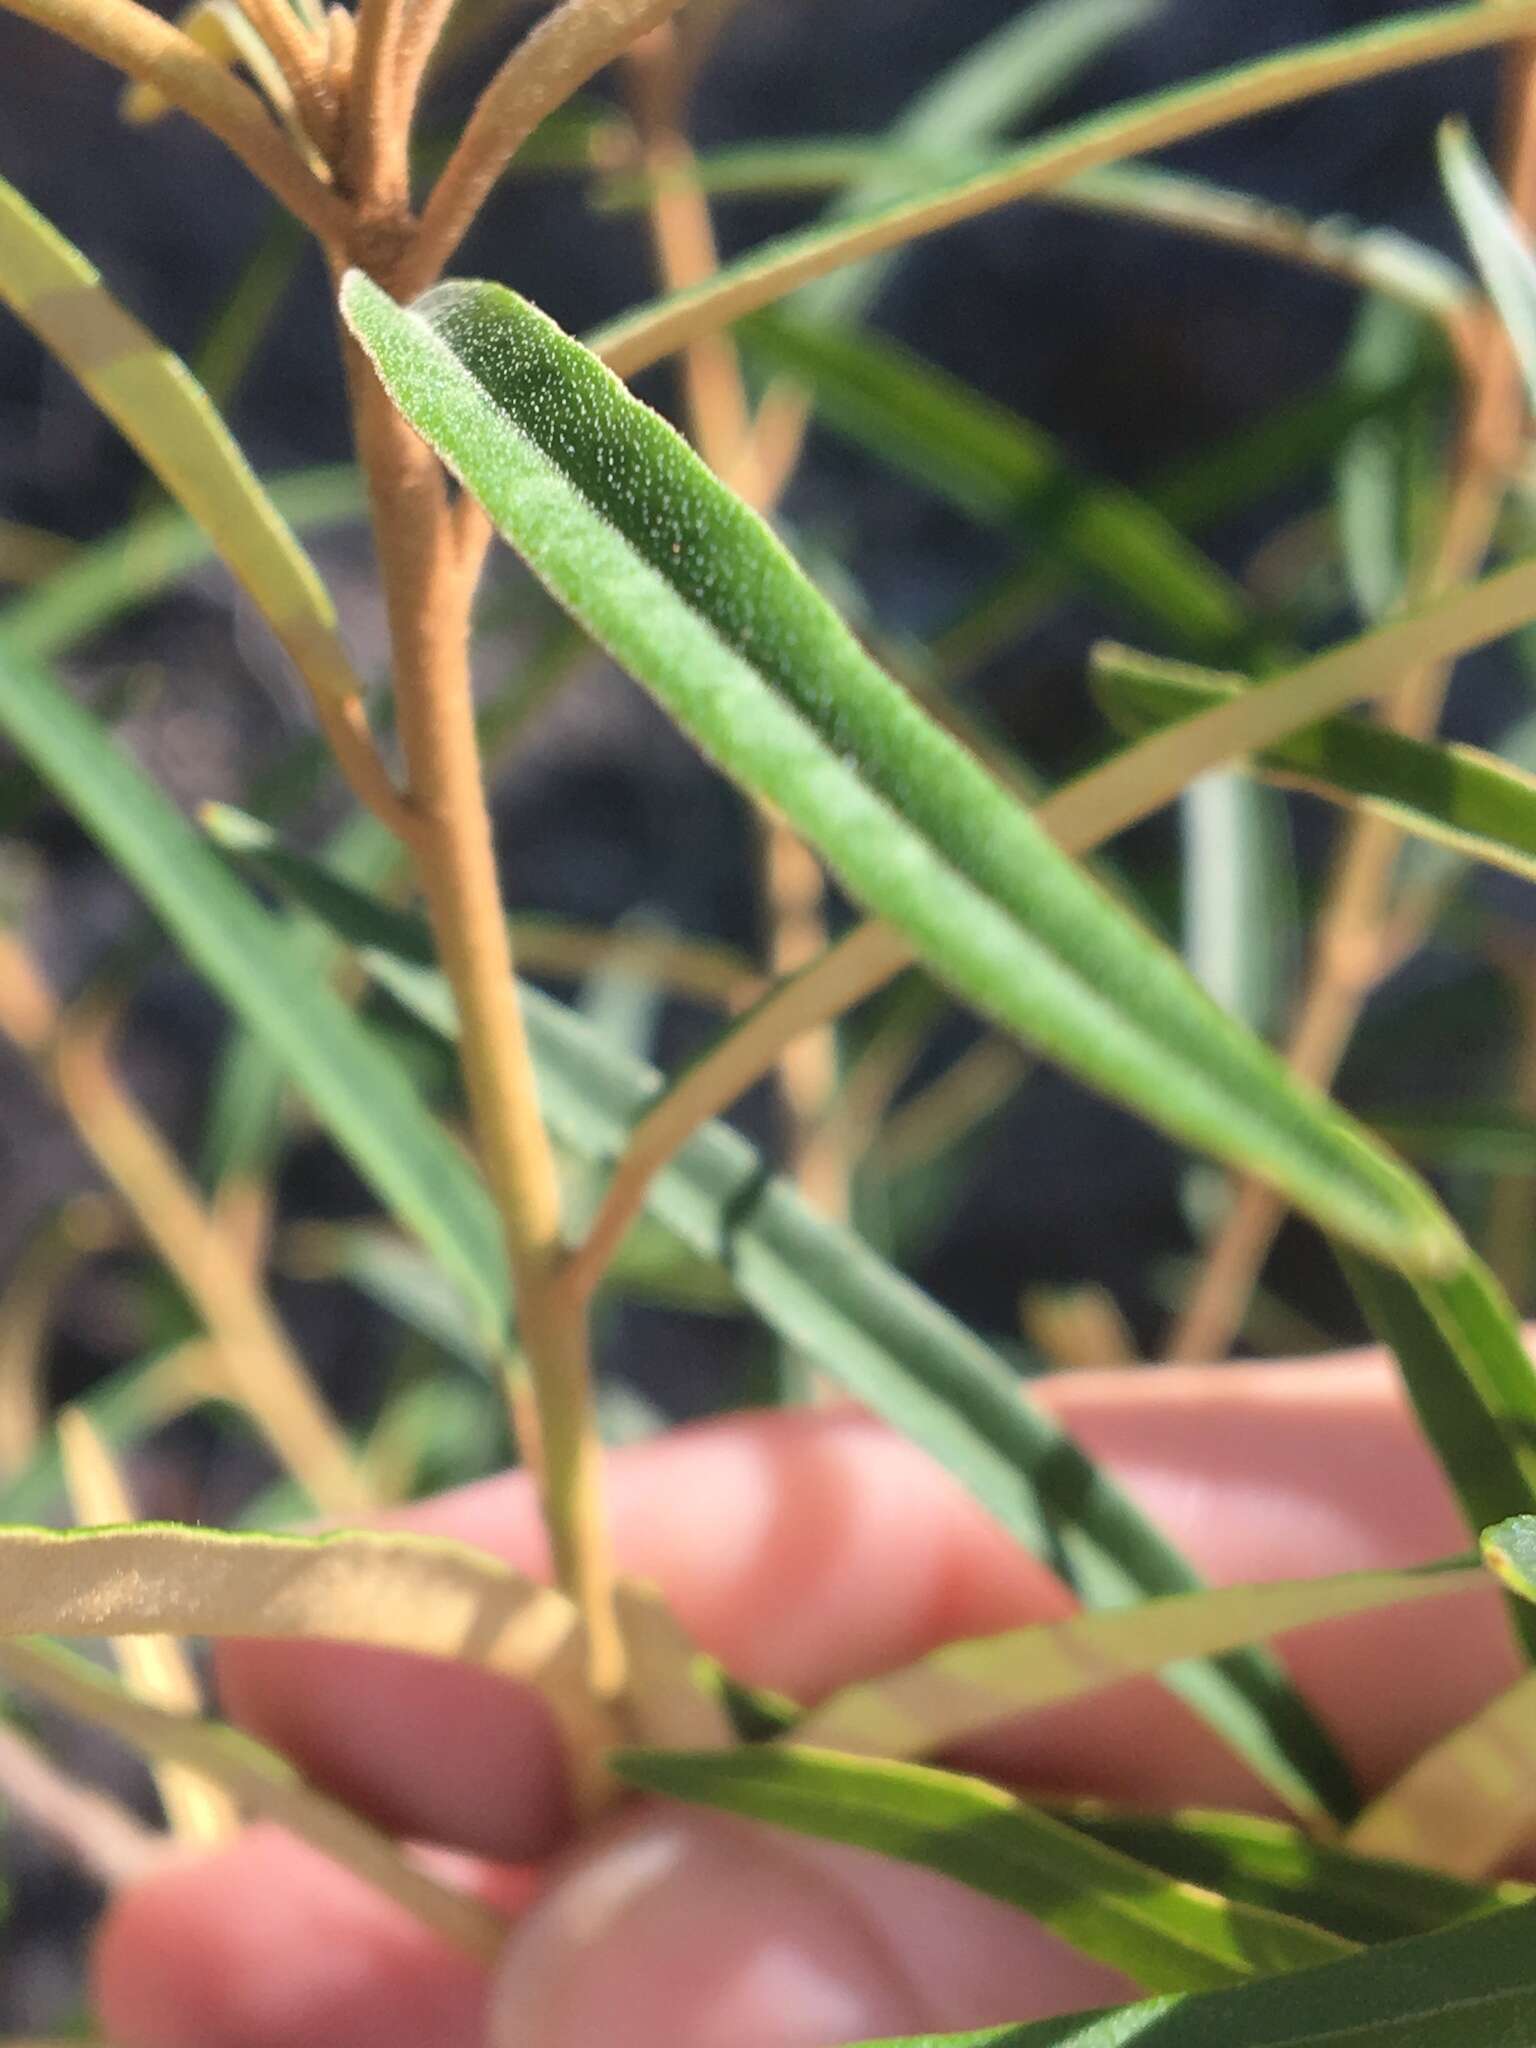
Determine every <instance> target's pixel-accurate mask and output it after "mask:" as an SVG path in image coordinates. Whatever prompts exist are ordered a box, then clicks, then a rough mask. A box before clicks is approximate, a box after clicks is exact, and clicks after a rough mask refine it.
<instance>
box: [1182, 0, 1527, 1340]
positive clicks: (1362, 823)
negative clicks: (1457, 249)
mask: <svg viewBox="0 0 1536 2048" xmlns="http://www.w3.org/2000/svg"><path fill="white" fill-rule="evenodd" d="M1490 4H1493V0H1490ZM1504 93H1505V112H1504V121H1505V132H1506V137H1507V140H1506V143H1505V151H1504V156H1505V176H1504V182H1505V188H1506V191H1507V193H1508V197H1509V203H1510V206H1511V208H1512V210H1513V212H1514V213H1515V215H1516V217H1517V218H1518V219H1520V220H1522V221H1527V222H1528V221H1530V220H1531V219H1532V217H1533V215H1536V44H1531V43H1525V44H1521V45H1519V46H1518V47H1517V48H1516V49H1515V50H1514V51H1512V52H1511V54H1510V57H1509V59H1508V61H1507V64H1506V67H1505V79H1504ZM1461 360H1462V362H1463V366H1464V373H1465V378H1466V383H1465V397H1464V401H1463V407H1462V418H1461V425H1460V433H1459V440H1458V447H1457V453H1456V459H1455V466H1454V469H1453V472H1452V478H1451V483H1450V487H1449V496H1448V500H1447V506H1446V514H1445V520H1444V524H1443V526H1442V529H1441V533H1440V538H1439V542H1438V545H1437V548H1436V551H1435V557H1434V560H1433V561H1432V562H1431V564H1430V566H1429V570H1428V572H1427V575H1426V577H1425V579H1424V587H1423V589H1422V591H1421V592H1420V595H1421V596H1424V597H1428V598H1434V597H1436V596H1438V595H1440V594H1442V593H1443V592H1445V591H1447V590H1450V589H1453V588H1454V587H1455V586H1456V585H1457V584H1458V583H1462V582H1465V581H1466V580H1467V578H1468V577H1470V576H1473V575H1475V574H1476V572H1477V568H1478V565H1479V564H1480V563H1481V561H1482V559H1483V556H1484V554H1485V553H1486V551H1487V547H1488V542H1489V540H1490V538H1491V537H1492V533H1493V527H1494V522H1495V520H1496V519H1497V517H1498V511H1499V506H1500V505H1501V503H1502V502H1503V497H1504V491H1505V487H1506V485H1507V482H1508V478H1509V475H1510V472H1511V470H1512V469H1513V467H1514V464H1515V462H1516V460H1517V458H1518V456H1519V452H1520V445H1521V437H1522V433H1523V426H1524V417H1525V409H1524V401H1523V397H1522V391H1521V382H1520V372H1519V367H1518V365H1517V363H1516V361H1515V356H1514V352H1513V350H1512V349H1511V348H1510V345H1509V342H1508V339H1507V337H1506V336H1505V334H1504V331H1503V328H1502V327H1501V326H1500V324H1499V323H1498V321H1497V320H1496V319H1495V318H1494V317H1493V315H1492V313H1491V311H1487V312H1485V314H1484V317H1483V319H1482V320H1481V322H1480V323H1478V325H1477V326H1476V327H1475V328H1474V329H1473V330H1472V331H1471V334H1470V337H1469V342H1468V346H1467V347H1466V348H1465V349H1464V350H1463V352H1462V357H1461ZM1451 672H1452V671H1451V665H1450V664H1448V663H1437V664H1432V665H1428V666H1425V667H1421V668H1419V669H1417V670H1415V671H1413V672H1411V673H1410V674H1409V675H1408V677H1407V678H1406V679H1405V681H1404V682H1403V684H1402V687H1401V689H1400V690H1399V691H1398V692H1397V693H1396V695H1395V696H1394V697H1393V698H1392V699H1391V700H1390V702H1389V703H1388V704H1387V706H1386V707H1385V709H1384V712H1383V723H1384V724H1386V725H1387V726H1389V727H1390V728H1391V729H1392V730H1393V731H1395V732H1399V733H1403V734H1405V735H1407V736H1408V737H1410V738H1423V737H1425V736H1426V735H1428V734H1429V733H1431V732H1433V730H1434V728H1435V726H1436V724H1437V723H1438V720H1439V716H1440V708H1441V705H1442V704H1443V703H1444V700H1445V693H1446V689H1447V687H1448V685H1449V682H1450V678H1451ZM1402 839H1403V835H1402V833H1401V831H1400V830H1399V829H1398V827H1397V826H1396V825H1395V824H1393V823H1392V822H1391V821H1390V819H1387V818H1384V817H1382V816H1380V815H1379V814H1375V813H1370V812H1361V813H1358V814H1357V815H1356V816H1355V817H1354V818H1353V819H1352V820H1351V821H1350V822H1349V824H1348V825H1346V826H1345V828H1344V832H1343V837H1342V841H1341V844H1340V847H1339V851H1338V854H1337V857H1336V860H1335V863H1334V869H1333V874H1332V876H1331V878H1330V881H1329V885H1328V892H1327V897H1326V900H1325V902H1324V905H1323V908H1322V911H1321V913H1320V915H1319V919H1318V925H1317V935H1316V939H1315V942H1314V949H1313V966H1312V974H1311V979H1310V981H1309V983H1308V986H1307V989H1306V992H1305V994H1304V995H1303V997H1302V1001H1301V1006H1300V1009H1299V1010H1298V1012H1297V1016H1296V1021H1295V1023H1294V1025H1293V1027H1292V1031H1291V1035H1290V1038H1289V1041H1288V1042H1287V1045H1286V1060H1287V1063H1288V1065H1289V1066H1290V1067H1291V1069H1292V1070H1293V1072H1295V1073H1296V1074H1298V1075H1300V1076H1301V1077H1302V1078H1303V1079H1304V1080H1307V1081H1310V1082H1312V1083H1313V1084H1314V1085H1315V1086H1317V1087H1319V1088H1328V1087H1330V1086H1331V1085H1332V1083H1333V1080H1334V1077H1335V1075H1336V1074H1337V1072H1338V1069H1339V1065H1340V1063H1341V1061H1342V1060H1343V1057H1344V1053H1345V1051H1346V1049H1347V1047H1348V1045H1349V1042H1350V1039H1351V1038H1352V1037H1353V1035H1354V1031H1355V1026H1356V1024H1357V1023H1358V1022H1359V1019H1360V1014H1361V1012H1362V1010H1363V1009H1364V1007H1365V1005H1366V1002H1367V1001H1368V999H1369V997H1370V995H1371V992H1372V990H1373V989H1375V988H1376V987H1377V986H1378V985H1379V983H1380V982H1381V980H1382V979H1383V978H1384V976H1385V975H1386V974H1388V973H1390V972H1391V971H1392V969H1393V967H1395V966H1396V965H1397V964H1398V962H1399V961H1400V960H1401V958H1402V956H1403V947H1402V943H1401V934H1395V933H1394V931H1393V927H1392V922H1391V919H1390V917H1389V908H1390V896H1391V890H1392V878H1393V874H1394V872H1395V870H1396V867H1397V856H1398V853H1399V850H1400V848H1401V846H1402ZM1284 1215H1285V1205H1284V1203H1283V1202H1282V1201H1281V1200H1280V1199H1279V1197H1278V1196H1277V1195H1276V1194H1275V1193H1274V1192H1273V1191H1272V1190H1271V1189H1270V1188H1269V1187H1267V1186H1266V1185H1265V1184H1264V1183H1263V1182H1261V1181H1255V1180H1245V1181H1243V1182H1241V1183H1240V1184H1239V1186H1238V1189H1237V1195H1236V1199H1235V1201H1234V1203H1233V1206H1232V1208H1231V1210H1230V1212H1229V1214H1228V1216H1227V1219H1226V1222H1225V1223H1224V1225H1223V1226H1222V1228H1221V1230H1220V1231H1219V1232H1218V1234H1217V1236H1216V1239H1215V1241H1214V1243H1213V1244H1212V1246H1211V1248H1210V1252H1209V1254H1208V1256H1207V1259H1206V1262H1205V1264H1204V1267H1203V1268H1202V1271H1201V1274H1200V1278H1199V1280H1198V1281H1197V1282H1196V1284H1195V1287H1194V1288H1193V1290H1192V1292H1191V1294H1190V1296H1189V1299H1188V1300H1187V1302H1186V1303H1185V1305H1184V1308H1183V1311H1182V1313H1181V1314H1180V1315H1179V1317H1178V1319H1177V1321H1176V1322H1175V1324H1174V1327H1173V1330H1172V1332H1171V1334H1170V1336H1169V1340H1168V1346H1167V1350H1168V1355H1169V1356H1170V1357H1171V1358H1175V1359H1190V1360H1204V1359H1212V1358H1222V1357H1225V1355H1226V1353H1227V1351H1228V1349H1229V1348H1230V1346H1231V1344H1232V1341H1233V1338H1234V1337H1235V1335H1236V1333H1237V1330H1238V1329H1239V1327H1240V1326H1241V1323H1242V1320H1243V1317H1244V1315H1245V1313H1246V1311H1247V1306H1248V1301H1249V1298H1250V1296H1251V1295H1252V1293H1253V1290H1254V1287H1255V1286H1256V1285H1257V1283H1258V1278H1259V1274H1260V1272H1261V1271H1262V1269H1263V1266H1264V1261H1265V1259H1266V1258H1267V1257H1268V1255H1269V1251H1270V1248H1271V1246H1272V1245H1273V1243H1274V1241H1275V1237H1276V1234H1277V1233H1278V1231H1279V1228H1280V1225H1281V1222H1282V1221H1283V1219H1284Z"/></svg>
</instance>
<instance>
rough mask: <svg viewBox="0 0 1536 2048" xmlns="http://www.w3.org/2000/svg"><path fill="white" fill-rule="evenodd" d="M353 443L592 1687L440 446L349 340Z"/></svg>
mask: <svg viewBox="0 0 1536 2048" xmlns="http://www.w3.org/2000/svg"><path fill="white" fill-rule="evenodd" d="M348 364H349V372H350V376H351V379H352V392H353V406H354V414H355V419H356V423H357V432H358V447H359V453H360V455H361V457H362V463H363V469H364V473H365V475H366V476H367V478H368V484H369V491H370V496H371V501H372V508H373V520H374V531H375V536H376V540H377V545H378V551H379V561H380V567H381V573H382V575H383V578H384V588H385V595H386V600H387V603H388V608H389V619H390V633H391V640H392V645H393V653H394V665H395V704H396V716H397V723H398V727H399V732H400V738H401V743H402V746H403V748H404V753H405V760H406V766H407V770H408V774H409V778H410V797H411V805H412V811H413V814H414V816H415V819H416V835H415V839H414V842H413V847H412V851H413V853H414V856H415V861H416V868H417V873H418V876H419V878H420V881H421V886H422V890H423V893H424V895H425V897H426V902H427V909H428V913H429V915H430V917H431V921H432V927H433V931H434V934H435V937H436V940H437V946H438V951H439V955H440V957H441V959H442V963H443V969H444V972H445V974H446V975H447V977H448V981H449V984H450V986H451V987H452V990H453V994H454V1000H455V1003H456V1005H457V1008H458V1012H459V1023H460V1031H461V1047H462V1052H461V1058H462V1062H463V1071H464V1081H465V1088H466V1092H467V1094H468V1097H469V1103H470V1111H471V1115H472V1119H473V1123H474V1131H475V1139H476V1146H477V1150H478V1153H479V1157H480V1163H481V1166H482V1168H483V1170H484V1172H485V1176H486V1179H487V1181H488V1182H489V1184H490V1188H491V1192H492V1195H493V1197H494V1199H495V1202H496V1206H497V1209H498V1212H499V1213H500V1216H501V1219H502V1225H503V1229H504V1232H505V1236H506V1245H507V1255H508V1260H509V1264H510V1266H511V1271H512V1279H513V1286H514V1289H515V1292H516V1297H517V1314H518V1333H519V1337H520V1340H521V1343H522V1347H523V1350H524V1352H525V1353H526V1356H527V1358H528V1362H529V1368H530V1371H531V1374H532V1378H533V1384H534V1390H535V1396H536V1400H537V1405H538V1418H539V1431H538V1433H539V1438H540V1442H541V1445H542V1469H541V1471H540V1482H541V1488H542V1492H543V1498H544V1507H545V1516H546V1520H547V1523H548V1527H549V1532H550V1542H551V1546H552V1548H553V1551H554V1555H555V1568H556V1572H557V1575H558V1577H559V1581H560V1584H561V1585H562V1587H563V1588H564V1589H565V1590H566V1592H568V1593H569V1594H570V1596H571V1597H572V1599H573V1600H575V1601H576V1603H577V1605H578V1607H579V1608H580V1610H581V1612H582V1615H583V1617H584V1618H585V1620H586V1623H587V1627H588V1631H589V1639H590V1647H591V1655H592V1673H593V1681H594V1686H595V1688H596V1689H597V1690H598V1691H599V1692H600V1693H602V1694H604V1695H611V1694H613V1693H615V1692H617V1691H618V1690H619V1688H620V1687H621V1685H622V1681H623V1662H624V1660H623V1646H622V1640H621V1638H620V1634H619V1630H618V1625H617V1621H616V1619H615V1614H614V1607H613V1583H612V1566H611V1562H610V1558H609V1553H608V1543H607V1537H606V1531H605V1524H604V1515H603V1504H602V1499H601V1490H600V1475H599V1448H598V1441H597V1433H596V1427H595V1422H594V1416H593V1408H592V1395H591V1387H590V1383H589V1373H588V1359H587V1338H586V1322H585V1316H584V1313H583V1312H582V1304H581V1302H580V1300H579V1298H577V1297H576V1296H575V1295H574V1294H573V1293H572V1291H571V1290H570V1289H569V1288H568V1287H567V1286H566V1285H565V1284H564V1281H563V1277H562V1274H561V1266H562V1261H563V1252H562V1241H561V1215H560V1192H559V1184H558V1181H557V1178H556V1173H555V1163H554V1157H553V1154H552V1152H551V1149H550V1144H549V1138H548V1134H547V1133H546V1131H545V1128H544V1124H543V1120H542V1118H541V1116H540V1113H539V1105H538V1097H537V1092H536V1087H535V1081H534V1069H533V1060H532V1056H531V1054H530V1051H529V1047H528V1041H527V1035H526V1031H525V1028H524V1023H523V1017H522V1011H521V1008H520V1006H519V1003H518V1000H517V992H516V987H515V984H514V981H513V962H512V951H511V944H510V941H509V938H508V933H507V922H506V913H505V909H504V907H503V904H502V899H501V889H500V883H499V880H498V876H497V870H496V853H495V846H494V842H493V838H492V831H491V821H490V814H489V810H488V807H487V800H486V790H485V785H484V780H483V776H482V770H481V761H480V751H479V743H478V739H477V737H476V732H475V715H474V702H473V698H472V696H471V690H470V677H469V665H468V643H469V614H470V605H471V601H472V597H473V583H472V578H471V577H470V576H469V575H467V574H466V573H465V571H464V568H463V565H462V560H461V555H460V549H459V546H458V545H457V541H456V532H455V528H454V524H453V521H452V519H451V517H450V514H449V508H448V503H447V493H446V489H445V486H444V482H443V477H442V472H441V471H440V469H439V468H438V465H437V461H436V458H435V457H434V456H433V455H432V454H431V453H430V452H429V451H428V449H427V448H426V447H425V446H424V445H423V443H422V442H421V441H419V440H418V439H417V437H416V435H415V434H414V433H413V432H412V431H411V429H410V428H409V427H408V426H407V425H406V424H405V422H404V421H403V420H402V419H401V418H400V416H399V414H398V413H396V412H395V410H394V408H393V407H392V406H391V404H390V403H389V400H388V398H387V397H386V396H385V394H384V392H383V390H382V389H381V387H380V386H379V384H378V382H377V380H376V379H375V377H374V375H373V373H372V371H371V369H370V368H369V367H368V365H367V364H366V363H365V362H364V361H363V360H362V358H361V356H360V354H359V353H358V352H357V350H356V349H355V348H354V347H353V346H352V345H351V344H350V343H349V344H348Z"/></svg>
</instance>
